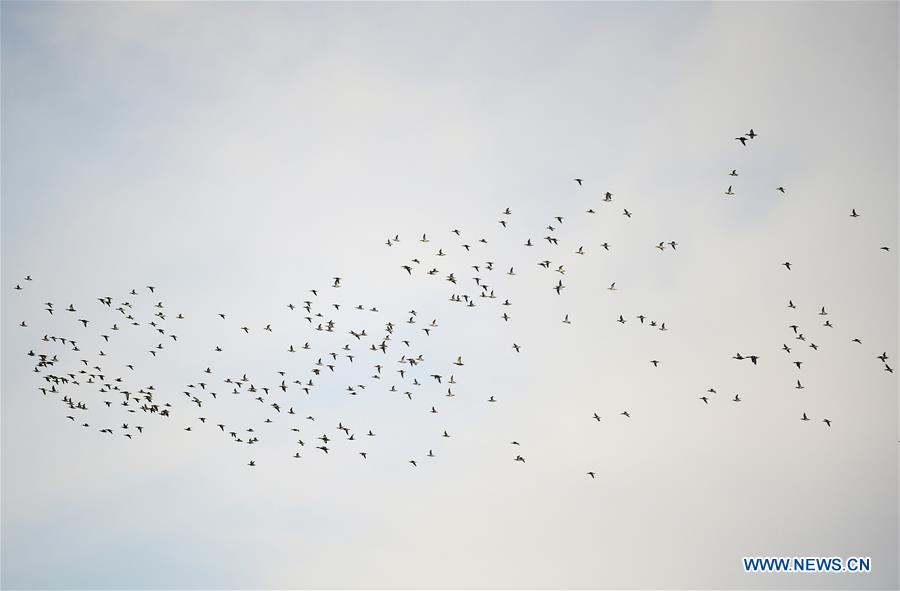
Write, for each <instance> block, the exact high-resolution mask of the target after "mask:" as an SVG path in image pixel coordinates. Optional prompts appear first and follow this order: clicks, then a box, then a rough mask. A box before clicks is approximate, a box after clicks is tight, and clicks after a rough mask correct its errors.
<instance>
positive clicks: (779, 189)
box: [775, 187, 784, 193]
mask: <svg viewBox="0 0 900 591" xmlns="http://www.w3.org/2000/svg"><path fill="white" fill-rule="evenodd" d="M775 190H776V191H781V192H782V193H784V187H775Z"/></svg>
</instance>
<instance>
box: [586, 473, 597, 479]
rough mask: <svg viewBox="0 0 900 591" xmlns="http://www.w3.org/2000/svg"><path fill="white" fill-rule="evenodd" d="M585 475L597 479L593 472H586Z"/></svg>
mask: <svg viewBox="0 0 900 591" xmlns="http://www.w3.org/2000/svg"><path fill="white" fill-rule="evenodd" d="M587 475H588V476H590V477H591V478H596V477H597V475H596V474H594V473H593V472H588V473H587Z"/></svg>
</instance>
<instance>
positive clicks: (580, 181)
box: [574, 179, 584, 187]
mask: <svg viewBox="0 0 900 591" xmlns="http://www.w3.org/2000/svg"><path fill="white" fill-rule="evenodd" d="M574 181H575V182H576V183H578V186H579V187H580V186H581V183H582V182H584V179H574Z"/></svg>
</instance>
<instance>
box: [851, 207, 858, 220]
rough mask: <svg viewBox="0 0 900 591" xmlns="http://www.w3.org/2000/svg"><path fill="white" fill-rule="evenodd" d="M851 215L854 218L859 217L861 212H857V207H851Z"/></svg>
mask: <svg viewBox="0 0 900 591" xmlns="http://www.w3.org/2000/svg"><path fill="white" fill-rule="evenodd" d="M850 217H852V218H858V217H859V214H858V213H856V210H855V209H851V210H850Z"/></svg>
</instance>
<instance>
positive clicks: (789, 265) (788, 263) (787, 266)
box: [781, 261, 791, 271]
mask: <svg viewBox="0 0 900 591" xmlns="http://www.w3.org/2000/svg"><path fill="white" fill-rule="evenodd" d="M781 265H782V266H783V267H786V268H787V270H788V271H790V270H791V263H790V261H786V262H784V263H781Z"/></svg>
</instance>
